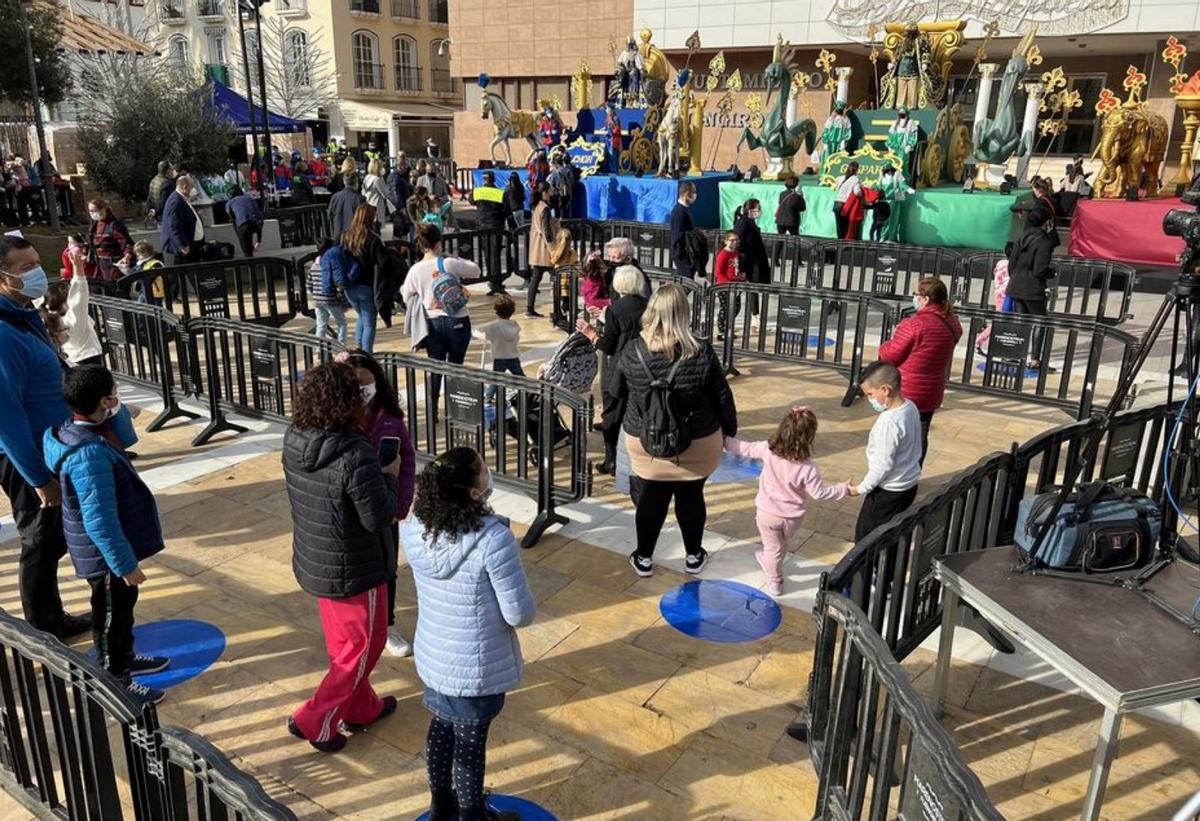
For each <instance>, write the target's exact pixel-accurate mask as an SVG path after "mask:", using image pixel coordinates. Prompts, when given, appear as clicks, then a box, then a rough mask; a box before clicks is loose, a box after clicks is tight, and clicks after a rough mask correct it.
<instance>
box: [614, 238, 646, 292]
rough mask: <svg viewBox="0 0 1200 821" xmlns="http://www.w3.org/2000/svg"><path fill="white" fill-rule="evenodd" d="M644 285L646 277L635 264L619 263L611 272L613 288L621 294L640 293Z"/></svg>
mask: <svg viewBox="0 0 1200 821" xmlns="http://www.w3.org/2000/svg"><path fill="white" fill-rule="evenodd" d="M626 242H628V240H626ZM645 287H646V279H645V277H643V276H642V272H641V271H639V270H638V269H637V266H635V265H621V266H619V267H618V268H617V270H616V271H614V272H613V290H614V291H616V292H617V293H618V294H620V295H621V296H633V295H635V294H640V293H641V292H642V289H643V288H645Z"/></svg>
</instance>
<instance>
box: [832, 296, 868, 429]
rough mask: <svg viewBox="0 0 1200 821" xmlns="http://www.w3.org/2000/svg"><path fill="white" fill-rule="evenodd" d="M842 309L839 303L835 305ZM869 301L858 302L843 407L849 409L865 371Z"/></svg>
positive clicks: (856, 396)
mask: <svg viewBox="0 0 1200 821" xmlns="http://www.w3.org/2000/svg"><path fill="white" fill-rule="evenodd" d="M833 305H834V306H835V307H838V308H840V307H841V306H840V305H838V303H836V302H835V303H833ZM867 305H868V303H867V300H865V299H860V300H858V310H857V311H856V312H855V315H854V316H855V318H854V353H853V354H852V355H851V357H850V377H849V378H850V384H849V385H847V386H846V394H845V396H843V397H842V407H843V408H848V407H850V406H851V405H853V404H854V400H855V399H857V398H858V394H859V390H858V385H859V382H860V377H861V376H862V371H863V351H864V349H865V348H866V346H867Z"/></svg>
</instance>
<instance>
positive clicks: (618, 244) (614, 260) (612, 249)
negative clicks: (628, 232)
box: [588, 237, 650, 317]
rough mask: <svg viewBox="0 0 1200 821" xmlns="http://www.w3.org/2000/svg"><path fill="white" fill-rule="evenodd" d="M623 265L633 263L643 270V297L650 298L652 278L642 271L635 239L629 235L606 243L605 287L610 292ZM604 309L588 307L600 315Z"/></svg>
mask: <svg viewBox="0 0 1200 821" xmlns="http://www.w3.org/2000/svg"><path fill="white" fill-rule="evenodd" d="M622 265H632V266H633V267H634V268H637V269H638V270H639V271H641V272H642V298H643V299H649V298H650V280H649V279H648V278H647V277H646V272H645V271H642V264H641V263H640V262H638V261H637V257H635V256H634V253H633V240H631V239H630V238H629V237H613V238H612V239H610V240H609V241H608V242H606V243H604V268H605V270H604V289H605V291H607V292H608V293H609V294H611V293H612V292H613V276H615V275H616V273H617V269H618V268H620V267H621V266H622ZM603 311H604V309H603V308H599V309H595V310H593V309H591V308H589V309H588V313H590V314H591V315H592V316H594V317H595V316H599V315H600V314H601V313H603Z"/></svg>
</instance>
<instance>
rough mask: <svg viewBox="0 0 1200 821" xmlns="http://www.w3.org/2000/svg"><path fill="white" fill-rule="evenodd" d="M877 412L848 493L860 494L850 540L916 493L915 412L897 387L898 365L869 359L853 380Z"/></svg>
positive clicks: (885, 518) (918, 467) (905, 506)
mask: <svg viewBox="0 0 1200 821" xmlns="http://www.w3.org/2000/svg"><path fill="white" fill-rule="evenodd" d="M859 387H861V388H862V392H863V393H864V394H866V397H867V401H868V402H870V403H871V408H872V409H874V411H875V412H876V413H878V414H879V418H878V419H876V420H875V424H874V425H873V426H872V427H871V436H870V438H868V439H867V475H866V476H864V477H863V480H862V481H861V482H859V483H858V486H857V487H855V486H854V484H853V483H851V485H850V495H851V496H865V497H866V498H865V499H863V505H862V510H860V511H859V513H858V521H857V522H856V523H855V525H854V541H855V542H858V541H860V540H862V538H863V537H864V536H866V535H867V534H868V533H870V532H871V531H872V530H874V529H875V528H877V527H879V525H881V524H883V523H884V522H886V521H888V520H889V519H891V518H892V517H893V516H895V515H896V514H897V513H900V512H901V511H904V510H907V509H908V507H909V506H910V505H912V503H913V500H914V499H916V498H917V480H919V479H920V478H921V414H920V413H919V412H918V411H917V406H916V405H914V404H913V403H912V402H910V401H908V400H907V399H905V398H904V394H902V393H901V392H900V371H899V370H897V369H896V366H895V365H892V364H890V363H888V362H872V363H871V364H870V365H868V366H867V368H866V370H864V371H863V374H862V381H861V383H860V385H859Z"/></svg>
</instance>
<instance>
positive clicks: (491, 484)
mask: <svg viewBox="0 0 1200 821" xmlns="http://www.w3.org/2000/svg"><path fill="white" fill-rule="evenodd" d="M495 489H496V483H495V481H493V478H492V472H491V471H490V470H489V471H488V481H487V487H485V488H484V489H483V493H481V494H480V495H479V501H480V502H481V503H483V504H487V500H488V499H490V498H492V491H493V490H495Z"/></svg>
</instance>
